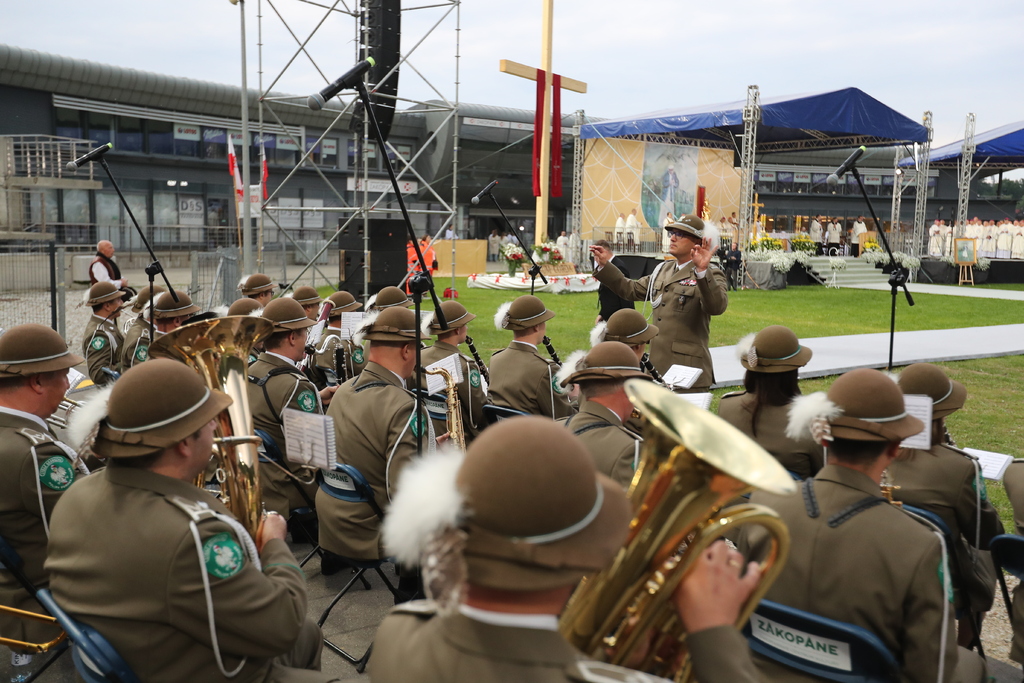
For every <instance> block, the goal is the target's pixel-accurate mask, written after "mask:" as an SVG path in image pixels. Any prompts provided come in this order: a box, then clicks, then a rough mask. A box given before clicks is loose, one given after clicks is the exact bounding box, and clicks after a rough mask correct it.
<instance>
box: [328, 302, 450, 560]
mask: <svg viewBox="0 0 1024 683" xmlns="http://www.w3.org/2000/svg"><path fill="white" fill-rule="evenodd" d="M359 335H360V336H365V338H366V339H367V340H369V344H370V355H369V361H368V362H367V363H366V367H365V368H363V371H362V372H361V373H360V374H359V375H358V376H357V377H354V378H352V379H350V380H349V381H347V382H345V383H344V384H342V385H341V386H340V387H339V388H338V391H337V393H336V394H335V395H334V399H333V400H332V401H331V405H330V407H329V408H328V409H327V414H328V415H329V416H331V417H332V418H333V419H334V430H335V435H336V442H337V445H338V462H342V463H345V464H348V465H353V466H354V467H356V468H357V469H358V470H359V471H360V472H361V473H362V474H363V476H364V477H366V480H367V481H368V482H369V483H370V486H372V487H373V491H374V494H375V497H376V503H377V505H378V506H379V507H380V509H382V510H383V509H386V508H387V507H388V503H389V501H390V500H391V496H392V495H393V494H394V492H395V490H396V483H397V481H398V474H399V473H400V472H401V471H402V468H403V467H405V466H406V465H407V464H408V463H409V461H410V460H411V459H412V458H413V456H415V455H416V446H417V438H418V437H420V436H421V435H422V439H423V446H424V449H431V448H432V446H433V441H434V433H433V429H432V427H431V424H430V419H429V418H427V416H426V415H425V414H424V415H420V416H416V415H415V404H416V402H415V399H414V397H413V394H412V392H410V391H409V390H408V381H409V378H410V377H412V374H413V369H414V367H415V364H416V337H417V330H416V315H415V314H414V313H413V312H412V311H410V310H409V309H407V308H402V307H400V306H399V307H391V308H387V309H385V310H383V311H381V312H380V313H379V314H378V315H376V316H368V317H367V318H366V319H365V320H364V326H363V327H361V328H360V332H359ZM325 476H327V477H328V478H330V476H331V475H329V474H328V475H325ZM316 504H317V513H318V514H319V516H320V545H321V547H322V548H323V549H324V550H325V551H326V552H327V553H328V555H327V557H325V558H324V560H323V562H322V563H321V564H322V566H323V565H326V566H327V567H329V568H331V569H333V570H334V571H337V568H338V567H339V562H338V561H337V558H336V557H332V556H341V557H345V558H352V559H357V560H376V559H378V558H381V557H384V555H383V554H382V553H383V548H382V546H381V544H380V523H379V522H378V519H377V515H376V514H375V513H374V511H373V509H372V508H371V506H370V505H368V504H366V503H349V502H346V501H343V500H338V499H336V498H332V497H331V496H328V495H327V494H325V493H324V492H323V491H318V492H317V494H316ZM332 561H333V564H332Z"/></svg>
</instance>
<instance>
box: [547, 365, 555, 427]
mask: <svg viewBox="0 0 1024 683" xmlns="http://www.w3.org/2000/svg"><path fill="white" fill-rule="evenodd" d="M548 393H549V394H550V396H551V418H552V419H554V417H555V378H554V377H552V376H551V364H550V363H548Z"/></svg>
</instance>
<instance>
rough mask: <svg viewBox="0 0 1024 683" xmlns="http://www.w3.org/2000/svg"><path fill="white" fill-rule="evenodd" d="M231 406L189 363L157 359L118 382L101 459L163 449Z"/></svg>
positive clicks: (103, 428) (98, 445) (102, 429)
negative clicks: (207, 384)
mask: <svg viewBox="0 0 1024 683" xmlns="http://www.w3.org/2000/svg"><path fill="white" fill-rule="evenodd" d="M229 405H231V397H230V396H228V395H227V394H224V393H221V392H220V391H212V390H210V389H209V388H207V386H206V384H205V383H204V382H203V380H202V378H201V377H200V376H199V374H198V373H197V372H195V371H194V370H192V369H190V368H189V367H188V366H187V365H185V364H184V363H179V362H177V361H173V360H168V359H165V358H155V359H151V360H149V361H147V362H145V363H141V364H139V365H135V366H133V367H132V368H130V369H129V370H127V371H126V372H125V373H124V374H123V375H122V376H121V379H119V380H117V382H115V383H114V387H113V390H112V391H111V392H110V399H109V401H108V402H107V416H106V417H105V418H103V420H102V421H101V422H100V426H99V432H98V434H97V436H96V441H95V443H94V444H93V446H92V450H93V451H94V452H95V453H96V455H98V456H100V457H101V458H132V457H137V456H140V455H148V454H150V453H157V452H159V451H162V450H164V449H165V448H170V447H171V446H173V445H174V444H176V443H178V442H179V441H182V440H183V439H185V438H186V437H189V436H191V435H192V434H195V433H196V432H197V431H198V430H199V429H200V428H202V427H203V425H205V424H206V423H207V422H209V421H210V420H212V419H213V418H215V417H216V416H217V415H219V414H220V413H221V411H223V410H224V409H225V408H227V407H228V406H229Z"/></svg>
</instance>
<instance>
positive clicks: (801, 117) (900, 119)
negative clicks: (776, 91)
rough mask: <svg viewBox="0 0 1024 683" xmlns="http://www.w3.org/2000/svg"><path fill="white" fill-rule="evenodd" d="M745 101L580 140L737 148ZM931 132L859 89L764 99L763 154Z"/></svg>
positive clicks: (634, 121) (612, 125)
mask: <svg viewBox="0 0 1024 683" xmlns="http://www.w3.org/2000/svg"><path fill="white" fill-rule="evenodd" d="M745 104H746V102H745V101H737V102H729V103H726V104H716V105H709V106H700V107H689V108H684V109H667V110H664V111H657V112H652V113H650V114H643V115H641V116H628V117H625V118H620V119H611V120H608V121H601V122H600V123H588V124H586V125H584V126H582V127H581V129H580V137H582V138H584V139H589V138H597V137H632V136H636V135H660V136H671V137H673V138H678V139H679V141H680V142H683V141H684V140H690V141H694V142H699V143H700V144H701V145H704V146H716V147H727V148H730V149H732V148H734V146H737V145H738V140H734V138H737V136H741V135H742V134H743V107H744V106H745ZM927 135H928V134H927V131H926V129H925V127H924V126H922V125H921V124H919V123H917V122H915V121H912V120H911V119H909V118H907V117H906V116H904V115H903V114H900V113H899V112H898V111H896V110H894V109H891V108H889V107H888V106H886V105H884V104H882V103H881V102H879V101H878V100H876V99H875V98H873V97H871V96H869V95H868V94H866V93H865V92H863V91H862V90H859V89H857V88H846V89H843V90H833V91H831V92H822V93H812V94H805V95H792V96H788V97H774V98H765V99H762V100H761V122H760V124H759V125H758V129H757V147H758V150H759V151H787V150H790V151H791V150H797V149H808V148H819V149H820V148H824V147H853V146H857V145H869V146H870V145H890V144H892V143H894V142H924V141H925V140H926V139H927Z"/></svg>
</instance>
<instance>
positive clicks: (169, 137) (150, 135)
mask: <svg viewBox="0 0 1024 683" xmlns="http://www.w3.org/2000/svg"><path fill="white" fill-rule="evenodd" d="M146 138H147V140H148V141H149V153H150V154H174V124H173V123H171V122H170V121H146Z"/></svg>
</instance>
